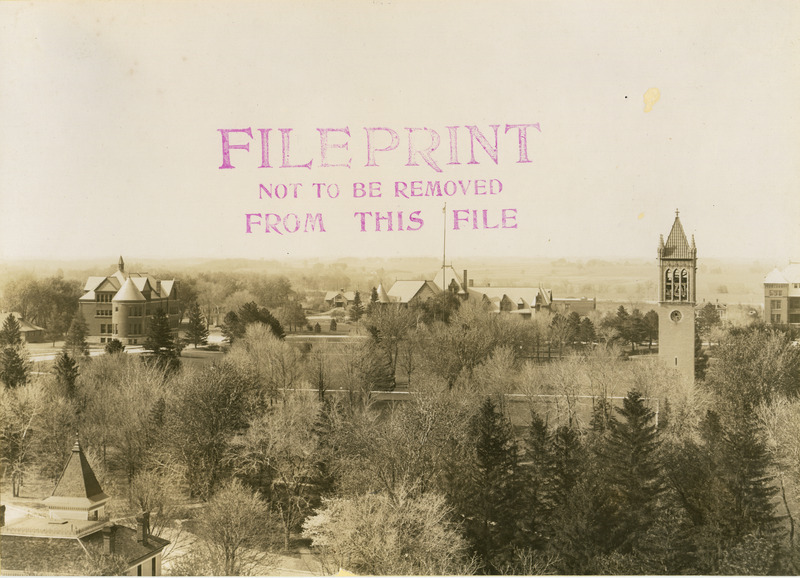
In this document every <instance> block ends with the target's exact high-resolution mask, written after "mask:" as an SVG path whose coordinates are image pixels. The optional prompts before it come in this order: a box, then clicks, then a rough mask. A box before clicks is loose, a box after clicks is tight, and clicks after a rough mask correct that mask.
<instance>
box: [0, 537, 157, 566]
mask: <svg viewBox="0 0 800 578" xmlns="http://www.w3.org/2000/svg"><path fill="white" fill-rule="evenodd" d="M114 528H115V529H116V530H115V531H116V536H115V540H114V541H115V550H114V553H115V554H118V555H119V556H121V557H123V558H124V559H125V560H126V561H127V563H128V564H129V568H132V567H133V566H134V565H136V564H138V563H140V562H141V561H142V560H146V559H148V558H151V557H153V556H155V555H156V554H157V553H158V552H160V551H161V550H163V549H164V547H165V546H167V545H168V544H169V542H168V541H167V540H164V539H162V538H158V537H156V536H149V537H148V539H147V544H146V545H145V544H142V543H141V542H137V540H136V531H135V530H133V529H132V528H128V527H127V526H120V525H114ZM4 530H11V528H4ZM103 547H104V546H103V532H102V530H100V531H97V532H94V533H92V534H90V535H88V536H85V537H83V538H67V539H65V538H52V537H51V538H41V537H35V536H19V535H13V534H9V533H8V532H6V531H4V532H3V537H2V557H3V573H10V572H15V573H16V572H24V573H26V574H29V575H33V574H44V575H65V574H72V575H76V574H77V575H84V574H86V573H87V572H89V571H93V570H98V569H97V568H93V567H92V562H93V561H96V558H97V557H99V555H100V554H101V553H102V551H103Z"/></svg>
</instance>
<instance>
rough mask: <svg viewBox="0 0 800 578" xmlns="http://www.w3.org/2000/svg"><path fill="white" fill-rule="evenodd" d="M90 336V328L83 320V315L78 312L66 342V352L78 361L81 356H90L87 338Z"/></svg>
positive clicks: (73, 319) (71, 324)
mask: <svg viewBox="0 0 800 578" xmlns="http://www.w3.org/2000/svg"><path fill="white" fill-rule="evenodd" d="M88 334H89V328H88V327H87V326H86V322H85V321H84V320H83V315H81V312H80V311H78V312H77V313H75V316H74V317H73V318H72V323H70V326H69V331H67V336H66V338H65V340H64V349H63V350H64V352H66V353H69V354H70V356H72V358H73V359H77V358H78V357H79V356H81V355H89V345H88V344H87V343H86V336H87V335H88Z"/></svg>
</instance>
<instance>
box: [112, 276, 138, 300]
mask: <svg viewBox="0 0 800 578" xmlns="http://www.w3.org/2000/svg"><path fill="white" fill-rule="evenodd" d="M111 300H112V301H147V299H145V297H144V295H142V292H141V291H139V289H138V288H137V287H136V284H135V283H134V282H133V280H132V279H131V278H130V277H128V279H127V280H126V281H125V284H124V285H123V286H122V288H121V289H120V290H119V291H118V292H117V294H116V295H114V297H113V298H112V299H111Z"/></svg>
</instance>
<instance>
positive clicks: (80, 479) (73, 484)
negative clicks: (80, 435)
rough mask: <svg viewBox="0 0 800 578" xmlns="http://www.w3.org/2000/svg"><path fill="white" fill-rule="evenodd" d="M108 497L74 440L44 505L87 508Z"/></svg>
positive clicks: (76, 441)
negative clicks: (70, 451)
mask: <svg viewBox="0 0 800 578" xmlns="http://www.w3.org/2000/svg"><path fill="white" fill-rule="evenodd" d="M107 499H108V496H107V495H106V494H105V493H104V492H103V489H102V488H101V487H100V482H98V481H97V476H95V475H94V471H93V470H92V466H90V465H89V461H88V460H87V459H86V456H85V455H84V454H83V450H82V449H81V444H80V443H79V442H78V440H75V445H73V446H72V453H71V454H70V456H69V459H68V460H67V464H66V465H65V466H64V471H63V472H61V477H60V478H58V482H57V483H56V487H55V489H54V490H53V494H52V495H51V496H50V497H49V498H46V499H45V500H44V504H46V505H48V506H50V507H51V508H52V507H56V508H58V507H64V506H69V507H72V508H83V507H85V508H89V507H91V506H93V505H95V504H96V503H98V502H102V501H104V500H107Z"/></svg>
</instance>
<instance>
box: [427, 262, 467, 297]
mask: <svg viewBox="0 0 800 578" xmlns="http://www.w3.org/2000/svg"><path fill="white" fill-rule="evenodd" d="M454 280H455V282H456V285H457V287H458V291H463V290H464V287H463V278H462V277H461V276H460V275H459V273H458V272H457V271H456V270H455V269H453V267H452V266H450V265H448V266H447V267H445V268H444V269H439V272H438V273H436V275H434V277H433V282H434V283H435V284H436V286H437V287H438V288H439V289H441V290H445V289H447V288H448V287H449V286H450V283H452V282H453V281H454Z"/></svg>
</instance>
